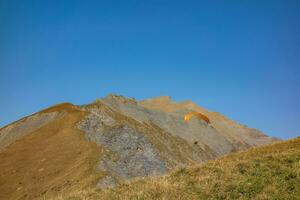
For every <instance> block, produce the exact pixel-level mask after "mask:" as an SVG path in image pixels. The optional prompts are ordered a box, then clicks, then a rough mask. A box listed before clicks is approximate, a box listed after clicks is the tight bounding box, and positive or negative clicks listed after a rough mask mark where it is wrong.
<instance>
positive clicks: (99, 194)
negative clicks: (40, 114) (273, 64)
mask: <svg viewBox="0 0 300 200" xmlns="http://www.w3.org/2000/svg"><path fill="white" fill-rule="evenodd" d="M56 199H59V200H61V199H64V200H65V199H67V200H77V199H300V138H296V139H293V140H289V141H286V142H281V143H277V144H273V145H269V146H265V147H260V148H256V149H255V148H253V149H250V150H248V151H245V152H240V153H234V154H231V155H229V156H226V157H224V158H221V159H219V160H215V161H211V162H208V163H206V164H203V165H197V166H194V167H192V168H187V169H180V170H177V171H175V172H173V173H171V174H170V175H168V176H164V177H160V178H159V177H157V178H148V179H144V180H137V181H134V182H132V183H129V184H123V185H121V186H119V187H117V188H114V189H108V190H85V191H78V192H76V193H72V194H67V195H63V196H60V197H57V198H56Z"/></svg>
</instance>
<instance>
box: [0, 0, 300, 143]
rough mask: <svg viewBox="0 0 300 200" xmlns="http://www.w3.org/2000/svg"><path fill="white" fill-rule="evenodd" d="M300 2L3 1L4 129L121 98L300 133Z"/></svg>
mask: <svg viewBox="0 0 300 200" xmlns="http://www.w3.org/2000/svg"><path fill="white" fill-rule="evenodd" d="M299 10H300V1H297V0H295V1H291V0H290V1H289V0H281V1H279V0H272V1H271V0H266V1H261V0H257V1H255V0H251V1H250V0H249V1H248V0H235V1H234V0H229V1H225V0H224V1H222V0H219V1H215V0H207V1H189V0H185V1H176V0H173V1H165V0H157V1H150V0H149V1H141V0H136V1H132V0H128V1H124V0H123V1H113V0H110V1H108V0H107V1H106V0H103V1H76V0H72V1H71V0H65V1H55V0H51V1H38V0H37V1H31V0H28V1H15V0H0V126H3V125H5V124H8V123H10V122H12V121H14V120H17V119H19V118H21V117H23V116H26V115H29V114H31V113H33V112H37V111H39V110H41V109H43V108H45V107H48V106H51V105H53V104H56V103H60V102H73V103H75V104H84V103H88V102H91V101H93V100H95V99H96V98H99V97H102V96H105V95H106V94H108V93H118V94H122V95H125V96H132V97H136V98H137V99H144V98H150V97H154V96H160V95H169V96H172V97H173V99H174V100H177V101H181V100H186V99H191V100H192V101H194V102H196V103H198V104H199V105H201V106H203V107H205V108H208V109H210V110H214V111H218V112H221V113H223V114H224V115H226V116H228V117H230V118H232V119H234V120H236V121H238V122H240V123H243V124H247V125H248V126H250V127H255V128H258V129H260V130H262V131H264V132H265V133H267V134H269V135H272V136H276V137H280V138H284V139H287V138H292V137H296V136H299V135H300V92H299V91H300V66H299V65H300V23H299V20H300V12H299Z"/></svg>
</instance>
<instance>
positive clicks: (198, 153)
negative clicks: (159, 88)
mask: <svg viewBox="0 0 300 200" xmlns="http://www.w3.org/2000/svg"><path fill="white" fill-rule="evenodd" d="M191 113H194V114H191ZM185 116H189V117H188V120H184V119H185ZM186 119H187V118H186ZM274 141H277V139H275V138H271V137H269V136H267V135H265V134H263V133H261V132H260V131H258V130H256V129H251V128H248V127H246V126H244V125H241V124H238V123H236V122H234V121H232V120H230V119H228V118H226V117H224V116H223V115H221V114H219V113H216V112H210V111H208V110H206V109H204V108H202V107H200V106H198V105H196V104H194V103H193V102H191V101H184V102H179V103H177V102H174V101H172V99H171V98H170V97H168V96H162V97H157V98H153V99H147V100H143V101H137V100H135V99H134V98H125V97H123V96H120V95H108V96H106V97H104V98H101V99H98V100H96V101H95V102H93V103H91V104H86V105H80V106H76V105H73V104H70V103H63V104H58V105H55V106H53V107H50V108H47V109H45V110H42V111H40V112H38V113H35V114H33V115H30V116H28V117H25V118H23V119H20V120H18V121H16V122H14V123H11V124H9V125H7V126H5V127H3V128H1V129H0V172H1V179H0V199H19V198H23V199H35V198H36V199H38V198H43V197H45V196H47V195H50V196H51V194H57V193H58V192H63V191H73V190H78V189H83V188H87V187H96V188H107V187H114V186H115V185H118V184H120V183H122V182H124V181H127V180H132V179H135V178H140V177H145V176H159V175H162V174H166V173H167V172H169V171H170V170H172V169H174V168H177V167H182V166H189V165H191V164H194V163H201V162H206V161H208V160H212V159H215V158H217V157H220V156H222V155H225V154H228V153H230V152H233V151H238V150H244V149H247V148H249V147H253V146H260V145H265V144H269V143H272V142H274Z"/></svg>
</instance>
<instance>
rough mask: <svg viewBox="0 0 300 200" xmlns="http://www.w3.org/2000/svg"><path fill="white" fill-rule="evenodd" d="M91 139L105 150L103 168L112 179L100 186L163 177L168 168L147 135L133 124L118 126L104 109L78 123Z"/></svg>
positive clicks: (100, 165) (100, 167)
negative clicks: (143, 178) (133, 126)
mask: <svg viewBox="0 0 300 200" xmlns="http://www.w3.org/2000/svg"><path fill="white" fill-rule="evenodd" d="M78 127H79V128H80V129H81V130H83V131H84V132H85V133H86V134H87V135H86V136H87V138H88V139H89V140H92V141H94V142H96V143H97V144H98V145H99V146H101V147H104V148H105V150H106V153H105V155H104V156H102V158H101V161H100V163H99V169H100V170H101V171H105V172H107V174H109V176H107V177H106V178H104V179H103V180H101V181H100V182H99V183H98V186H99V187H102V188H103V187H108V186H112V185H114V184H116V183H117V182H120V181H123V180H129V179H133V178H136V177H144V176H149V175H160V174H163V173H165V172H166V171H167V167H166V164H165V162H164V161H163V159H161V157H160V155H159V152H158V151H157V150H156V149H155V147H154V146H153V145H152V144H151V143H150V141H149V140H148V139H147V138H146V137H145V135H144V134H143V133H140V132H138V131H137V130H136V129H134V128H132V127H130V126H129V125H119V124H115V123H114V120H113V119H112V118H111V117H109V116H108V115H106V114H105V113H101V111H100V110H98V112H96V110H93V112H92V113H91V114H90V115H88V116H87V117H86V118H85V119H84V120H83V121H81V122H80V123H79V124H78Z"/></svg>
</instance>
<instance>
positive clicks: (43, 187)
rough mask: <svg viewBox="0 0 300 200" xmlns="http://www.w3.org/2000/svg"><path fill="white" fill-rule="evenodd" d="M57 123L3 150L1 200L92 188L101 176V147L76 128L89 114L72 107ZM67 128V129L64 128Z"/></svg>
mask: <svg viewBox="0 0 300 200" xmlns="http://www.w3.org/2000/svg"><path fill="white" fill-rule="evenodd" d="M53 111H63V112H65V114H64V116H63V118H59V119H57V120H54V121H52V122H50V123H48V124H47V125H45V126H43V127H42V128H40V129H38V130H36V131H34V132H33V133H31V134H29V135H26V136H25V137H23V138H22V139H21V140H18V141H16V142H15V143H13V144H11V145H10V146H9V148H7V149H6V150H5V151H0V199H1V200H2V199H3V200H9V199H34V198H42V197H45V196H46V197H47V196H51V195H52V194H57V193H58V192H61V191H64V192H65V191H68V192H70V191H74V190H77V189H82V188H85V187H91V185H93V184H94V183H95V182H96V181H97V180H98V177H99V176H100V175H101V174H99V173H97V172H96V170H95V166H96V164H97V162H98V159H99V155H101V154H100V152H99V147H97V146H96V145H95V144H94V143H92V142H88V141H87V140H86V139H85V138H84V134H83V133H82V132H81V131H79V130H78V129H76V128H74V127H75V126H74V124H76V123H77V122H78V121H79V120H81V119H82V118H83V117H84V116H85V113H84V112H81V111H79V110H78V109H76V108H75V107H74V106H72V105H70V104H61V105H59V106H57V107H53V108H51V109H48V110H45V111H43V112H53ZM62 127H63V128H62Z"/></svg>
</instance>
